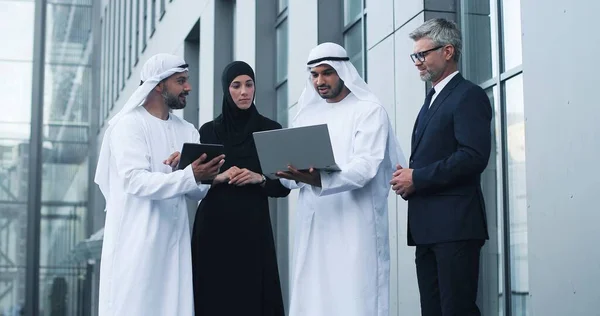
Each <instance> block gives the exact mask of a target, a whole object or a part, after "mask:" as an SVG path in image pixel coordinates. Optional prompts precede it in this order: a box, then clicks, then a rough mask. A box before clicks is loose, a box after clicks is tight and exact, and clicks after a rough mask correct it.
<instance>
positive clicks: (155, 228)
mask: <svg viewBox="0 0 600 316" xmlns="http://www.w3.org/2000/svg"><path fill="white" fill-rule="evenodd" d="M111 136H112V137H111V139H110V149H111V153H112V156H111V159H110V180H109V181H110V182H109V184H110V191H109V192H110V193H109V195H110V196H109V197H108V198H107V207H106V208H107V210H106V222H105V227H104V243H103V247H102V258H101V264H100V298H99V315H100V316H117V315H118V316H121V315H122V316H133V315H136V316H137V315H140V316H141V315H144V316H152V315H156V316H166V315H178V316H190V315H193V314H194V297H193V285H192V262H191V249H190V247H191V246H190V245H191V244H190V231H189V224H188V222H189V220H188V213H187V206H186V201H185V195H187V196H188V197H190V198H192V199H196V200H199V199H202V198H203V197H204V196H205V195H206V192H207V191H208V188H209V186H207V185H198V184H196V181H195V179H194V175H193V172H192V170H191V167H190V166H188V167H187V168H186V169H184V170H178V171H175V172H172V170H171V167H170V166H168V165H165V164H163V161H164V160H165V159H166V158H168V157H169V155H171V154H172V153H173V152H175V151H180V150H181V148H182V145H183V143H184V142H194V143H198V142H199V134H198V131H197V130H196V129H195V128H194V126H193V125H192V124H189V123H187V122H185V121H184V120H182V119H180V118H178V117H176V116H174V115H170V117H169V119H168V120H161V119H159V118H156V117H154V116H152V115H151V114H150V113H148V112H147V111H146V109H145V108H144V107H141V106H140V107H138V108H136V109H134V110H132V111H131V112H130V113H128V114H126V115H124V116H123V117H122V118H121V119H120V120H119V121H118V122H117V123H116V124H115V126H114V129H113V131H112V135H111Z"/></svg>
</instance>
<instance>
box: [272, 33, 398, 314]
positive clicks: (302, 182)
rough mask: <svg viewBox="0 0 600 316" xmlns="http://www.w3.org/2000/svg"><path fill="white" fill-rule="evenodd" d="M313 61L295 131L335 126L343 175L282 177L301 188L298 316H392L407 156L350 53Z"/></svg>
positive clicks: (329, 52) (324, 48)
mask: <svg viewBox="0 0 600 316" xmlns="http://www.w3.org/2000/svg"><path fill="white" fill-rule="evenodd" d="M308 60H309V61H308V64H307V65H308V71H309V73H310V75H309V78H308V80H307V83H306V87H305V89H304V91H303V92H302V95H301V96H300V99H299V101H298V106H299V107H300V108H299V112H298V114H297V115H296V117H295V118H294V120H293V126H294V127H299V126H308V125H317V124H327V126H328V128H329V134H330V137H331V143H332V147H333V153H334V156H335V159H336V162H337V164H338V166H339V167H340V169H341V171H339V172H333V173H327V172H323V171H321V172H319V171H316V170H310V171H305V172H303V171H298V170H296V169H294V168H293V166H290V167H289V170H287V171H285V172H279V173H278V175H279V176H280V177H282V178H285V179H283V180H281V181H282V183H283V184H284V185H286V186H288V187H290V188H300V195H299V199H298V207H297V213H296V220H295V222H296V223H297V225H296V227H295V230H296V231H295V234H296V235H295V236H296V237H295V246H294V251H295V253H294V263H293V274H292V275H293V278H292V292H291V305H290V316H304V315H311V316H331V315H344V316H387V315H388V311H389V307H388V304H389V299H388V292H389V264H390V256H389V240H388V207H387V203H388V201H387V197H388V193H389V191H390V186H389V181H390V180H391V175H390V174H389V172H393V170H395V166H396V165H397V164H398V163H400V164H402V163H404V162H405V161H404V155H403V154H402V150H401V149H400V147H399V145H398V143H397V140H396V138H395V136H394V132H393V130H392V126H391V124H390V120H389V118H388V115H387V113H386V111H385V109H384V108H383V106H382V105H381V102H379V100H378V99H377V97H376V96H375V95H374V94H373V93H372V92H371V90H370V89H369V87H368V86H367V84H366V83H365V82H364V80H363V79H362V78H360V76H359V75H358V72H357V71H356V69H355V68H354V66H353V65H352V63H350V61H349V58H348V55H347V53H346V50H345V49H344V48H343V47H341V46H339V45H337V44H333V43H323V44H321V45H319V46H317V47H316V48H314V49H313V50H312V51H311V52H310V55H309V58H308ZM308 146H310V144H309V145H308ZM286 179H287V180H286ZM289 180H295V181H289Z"/></svg>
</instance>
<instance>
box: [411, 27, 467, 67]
mask: <svg viewBox="0 0 600 316" xmlns="http://www.w3.org/2000/svg"><path fill="white" fill-rule="evenodd" d="M408 36H409V37H410V38H411V39H412V40H413V41H418V40H420V39H422V38H424V37H427V38H430V39H431V40H432V41H433V43H434V44H435V45H436V46H440V45H452V46H454V56H453V59H454V61H456V62H458V59H459V58H460V53H461V51H462V38H461V34H460V30H459V29H458V26H457V25H456V23H454V22H452V21H448V20H446V19H440V18H438V19H431V20H427V21H425V23H423V24H422V25H421V26H419V27H418V28H417V29H416V30H414V31H412V32H411V33H410V34H409V35H408Z"/></svg>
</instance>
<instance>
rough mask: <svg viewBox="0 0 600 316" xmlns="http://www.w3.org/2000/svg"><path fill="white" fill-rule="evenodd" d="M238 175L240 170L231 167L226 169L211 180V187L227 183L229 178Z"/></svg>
mask: <svg viewBox="0 0 600 316" xmlns="http://www.w3.org/2000/svg"><path fill="white" fill-rule="evenodd" d="M238 173H240V168H238V167H236V166H233V167H231V168H229V169H227V170H226V171H223V172H221V173H220V174H218V175H217V176H216V177H215V179H214V180H213V185H215V184H219V183H225V182H229V180H231V178H232V177H234V176H235V175H237V174H238Z"/></svg>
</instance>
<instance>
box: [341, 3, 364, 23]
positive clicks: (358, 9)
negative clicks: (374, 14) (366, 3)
mask: <svg viewBox="0 0 600 316" xmlns="http://www.w3.org/2000/svg"><path fill="white" fill-rule="evenodd" d="M362 2H363V0H344V25H348V24H350V23H352V22H354V21H356V19H358V18H360V15H361V14H362V12H363V3H362Z"/></svg>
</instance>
